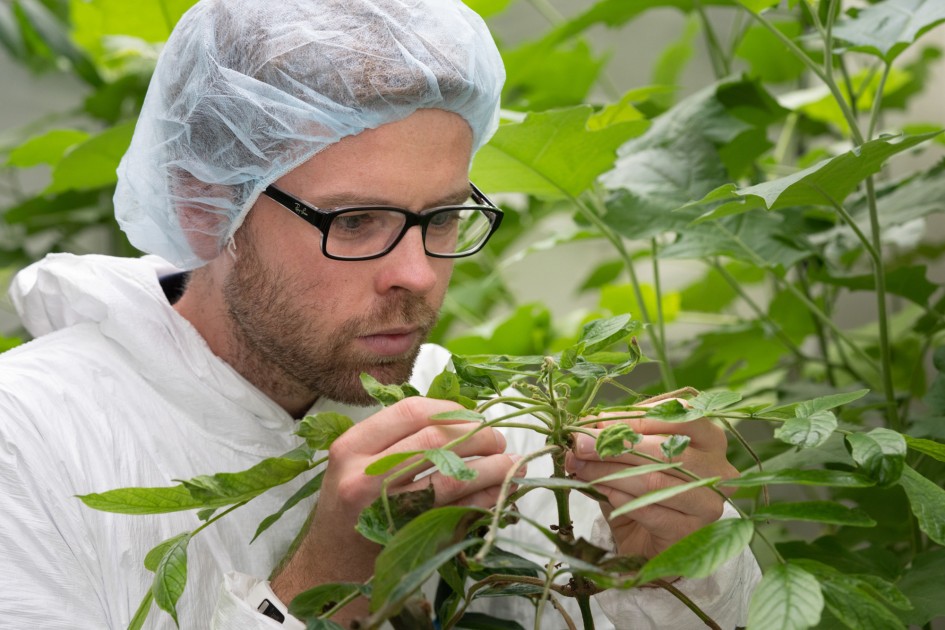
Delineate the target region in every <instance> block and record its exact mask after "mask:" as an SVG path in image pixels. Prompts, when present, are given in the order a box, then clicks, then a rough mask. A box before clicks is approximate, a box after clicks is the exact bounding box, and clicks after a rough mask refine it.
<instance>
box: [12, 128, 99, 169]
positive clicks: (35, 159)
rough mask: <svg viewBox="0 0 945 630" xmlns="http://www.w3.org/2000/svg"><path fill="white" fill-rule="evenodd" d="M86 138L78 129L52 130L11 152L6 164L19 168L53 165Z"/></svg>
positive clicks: (83, 132) (86, 135)
mask: <svg viewBox="0 0 945 630" xmlns="http://www.w3.org/2000/svg"><path fill="white" fill-rule="evenodd" d="M88 137H89V134H88V133H87V132H85V131H80V130H78V129H53V130H51V131H47V132H46V133H44V134H41V135H39V136H34V137H32V138H30V139H29V140H27V141H26V142H24V143H23V144H21V145H20V146H18V147H17V148H16V149H14V150H13V151H11V152H10V156H9V158H8V159H7V164H8V165H10V166H16V167H19V168H28V167H30V166H36V165H37V164H55V163H56V162H58V161H59V160H60V159H61V158H62V156H63V154H64V153H65V152H66V151H68V150H69V149H70V148H71V147H73V146H75V145H77V144H79V143H80V142H83V141H84V140H87V139H88Z"/></svg>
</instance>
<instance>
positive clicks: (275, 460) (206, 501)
mask: <svg viewBox="0 0 945 630" xmlns="http://www.w3.org/2000/svg"><path fill="white" fill-rule="evenodd" d="M311 467H312V462H311V461H310V460H309V459H307V458H305V457H303V456H302V454H301V453H298V452H292V453H287V455H286V456H283V457H270V458H267V459H264V460H262V461H261V462H259V463H258V464H256V465H255V466H253V467H251V468H248V469H246V470H243V471H241V472H235V473H217V474H215V475H200V476H198V477H194V478H193V479H189V480H185V481H182V482H181V483H182V484H183V485H184V487H185V488H187V490H188V492H190V494H191V495H192V496H193V497H194V499H196V500H197V501H200V502H201V507H220V506H223V505H232V504H234V503H240V502H242V501H249V500H250V499H252V498H253V497H256V496H259V495H260V494H262V493H263V492H265V491H266V490H269V489H271V488H275V487H276V486H281V485H282V484H284V483H287V482H289V481H291V480H293V479H295V478H296V477H297V476H299V475H300V474H301V473H303V472H305V471H306V470H310V469H311Z"/></svg>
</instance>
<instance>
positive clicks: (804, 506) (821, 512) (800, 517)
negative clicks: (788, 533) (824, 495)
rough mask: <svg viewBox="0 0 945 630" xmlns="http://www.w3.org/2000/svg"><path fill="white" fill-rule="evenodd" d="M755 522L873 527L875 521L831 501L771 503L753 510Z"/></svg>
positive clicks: (862, 513)
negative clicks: (805, 522) (809, 522)
mask: <svg viewBox="0 0 945 630" xmlns="http://www.w3.org/2000/svg"><path fill="white" fill-rule="evenodd" d="M751 517H752V518H753V519H755V520H759V521H763V520H774V521H812V522H815V523H829V524H832V525H846V526H848V527H873V526H875V525H876V521H874V520H873V519H872V518H870V516H869V514H867V513H866V512H864V511H863V510H861V509H859V508H848V507H846V506H845V505H841V504H840V503H834V502H832V501H802V502H799V503H773V504H771V505H768V506H766V507H761V508H758V509H757V510H755V512H754V513H753V514H752V515H751Z"/></svg>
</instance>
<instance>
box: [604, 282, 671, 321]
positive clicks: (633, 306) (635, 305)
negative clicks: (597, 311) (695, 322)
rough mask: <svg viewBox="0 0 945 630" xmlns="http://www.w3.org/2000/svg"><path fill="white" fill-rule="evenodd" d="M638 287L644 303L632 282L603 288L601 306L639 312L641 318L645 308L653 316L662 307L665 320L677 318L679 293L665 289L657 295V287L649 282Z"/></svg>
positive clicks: (611, 309)
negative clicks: (638, 296)
mask: <svg viewBox="0 0 945 630" xmlns="http://www.w3.org/2000/svg"><path fill="white" fill-rule="evenodd" d="M636 288H638V289H639V290H640V294H641V295H642V297H643V303H642V304H641V303H640V301H639V300H638V299H637V294H636V289H635V288H634V286H633V284H632V283H627V284H611V285H607V286H605V287H602V288H601V292H600V307H601V308H602V309H604V310H606V311H610V312H611V313H623V314H634V315H638V314H639V315H640V317H641V318H642V313H643V309H644V308H646V312H647V313H651V314H652V316H655V315H656V313H658V312H659V311H660V309H662V313H663V321H665V322H671V321H674V320H675V319H676V316H677V315H678V314H679V301H680V298H679V293H677V292H675V291H663V292H662V293H661V294H659V295H657V292H656V288H655V287H653V286H652V285H649V284H640V285H638V287H636ZM638 326H639V324H638ZM641 328H642V326H641Z"/></svg>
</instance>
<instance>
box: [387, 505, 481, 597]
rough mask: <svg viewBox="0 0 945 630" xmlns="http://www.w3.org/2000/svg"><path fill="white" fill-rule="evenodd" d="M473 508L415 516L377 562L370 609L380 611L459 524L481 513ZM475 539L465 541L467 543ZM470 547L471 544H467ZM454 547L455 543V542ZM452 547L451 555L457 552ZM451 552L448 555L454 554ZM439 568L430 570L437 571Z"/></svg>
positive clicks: (450, 535)
mask: <svg viewBox="0 0 945 630" xmlns="http://www.w3.org/2000/svg"><path fill="white" fill-rule="evenodd" d="M479 513H481V512H479V511H478V510H475V509H473V508H466V507H458V506H449V507H441V508H436V509H433V510H430V511H428V512H426V513H424V514H421V515H420V516H418V517H417V518H415V519H413V520H412V521H410V522H409V523H407V524H406V525H404V527H403V528H402V529H401V530H400V531H398V532H397V533H396V534H395V535H394V537H393V538H392V539H391V540H390V541H389V542H388V543H387V545H386V546H385V547H384V549H383V550H382V551H381V553H380V554H379V555H378V556H377V560H376V562H375V563H374V581H373V588H372V592H371V610H372V611H376V610H378V609H379V608H380V607H381V606H382V605H383V604H384V603H385V602H387V601H388V599H389V598H390V596H391V595H392V594H393V593H394V591H395V589H397V587H398V585H400V583H401V582H402V581H403V580H405V579H406V578H407V576H408V575H410V574H411V573H412V572H413V571H414V570H415V569H417V568H419V567H425V566H426V565H425V562H424V561H426V560H428V559H430V558H432V557H436V556H435V554H437V552H439V551H440V550H441V549H443V548H444V547H446V546H447V545H448V544H449V543H450V542H451V541H452V540H455V538H456V537H457V535H458V534H460V535H461V532H458V531H457V530H458V529H459V525H460V523H461V521H463V519H465V518H466V517H467V516H469V515H473V514H479ZM470 542H474V541H472V540H467V541H464V543H460V545H464V544H467V543H470ZM466 546H468V544H467V545H466ZM454 547H455V545H454ZM462 548H465V547H462V546H460V547H459V548H457V549H456V550H455V551H452V549H453V547H449V549H450V550H451V551H452V555H455V554H456V553H458V552H459V551H460V550H461V549H462ZM452 555H450V556H449V557H452ZM435 570H436V567H433V568H432V569H431V573H432V571H435Z"/></svg>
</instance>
